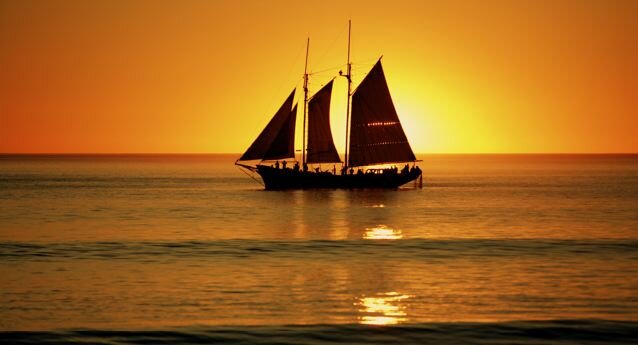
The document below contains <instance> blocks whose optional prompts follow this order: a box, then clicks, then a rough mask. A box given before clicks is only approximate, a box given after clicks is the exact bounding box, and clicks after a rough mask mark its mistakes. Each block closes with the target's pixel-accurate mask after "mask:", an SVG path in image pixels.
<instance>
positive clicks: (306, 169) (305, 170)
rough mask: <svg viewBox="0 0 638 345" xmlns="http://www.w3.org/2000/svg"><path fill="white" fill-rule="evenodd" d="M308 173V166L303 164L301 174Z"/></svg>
mask: <svg viewBox="0 0 638 345" xmlns="http://www.w3.org/2000/svg"><path fill="white" fill-rule="evenodd" d="M307 171H308V164H307V163H304V164H303V172H307Z"/></svg>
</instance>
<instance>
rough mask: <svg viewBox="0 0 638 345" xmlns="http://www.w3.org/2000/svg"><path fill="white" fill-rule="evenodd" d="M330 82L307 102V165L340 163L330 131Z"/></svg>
mask: <svg viewBox="0 0 638 345" xmlns="http://www.w3.org/2000/svg"><path fill="white" fill-rule="evenodd" d="M331 95H332V80H331V81H330V82H329V83H328V84H326V86H324V87H323V88H322V89H321V90H319V92H317V93H316V94H315V95H314V96H313V97H312V99H310V102H308V153H307V157H308V158H307V161H308V163H338V162H341V159H340V158H339V153H337V149H336V148H335V144H334V141H333V140H332V132H331V131H330V97H331Z"/></svg>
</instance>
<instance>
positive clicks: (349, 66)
mask: <svg viewBox="0 0 638 345" xmlns="http://www.w3.org/2000/svg"><path fill="white" fill-rule="evenodd" d="M351 30H352V23H351V20H348V62H347V70H346V74H345V75H343V74H342V72H341V71H339V75H341V76H344V77H346V78H347V79H348V100H347V101H346V149H345V157H344V160H343V164H344V165H345V166H346V167H347V166H348V136H349V135H348V132H349V129H350V103H351V102H350V98H351V97H352V63H351V62H350V32H351Z"/></svg>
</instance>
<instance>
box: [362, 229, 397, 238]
mask: <svg viewBox="0 0 638 345" xmlns="http://www.w3.org/2000/svg"><path fill="white" fill-rule="evenodd" d="M402 238H403V233H402V232H401V230H399V229H393V228H391V227H389V226H387V225H377V226H375V227H372V228H366V231H365V232H364V233H363V239H365V240H399V239H402Z"/></svg>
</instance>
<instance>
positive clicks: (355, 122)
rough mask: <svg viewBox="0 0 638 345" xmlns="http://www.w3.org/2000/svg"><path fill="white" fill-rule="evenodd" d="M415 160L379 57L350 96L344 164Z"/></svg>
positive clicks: (354, 164)
mask: <svg viewBox="0 0 638 345" xmlns="http://www.w3.org/2000/svg"><path fill="white" fill-rule="evenodd" d="M415 160H416V157H415V156H414V153H413V152H412V148H411V147H410V144H409V143H408V139H407V137H406V136H405V133H404V132H403V127H401V122H400V121H399V117H398V115H397V112H396V109H395V108H394V104H393V103H392V97H391V96H390V90H389V89H388V84H387V82H386V79H385V75H384V74H383V67H382V66H381V60H379V61H378V62H377V64H376V65H375V66H374V67H373V68H372V70H371V71H370V73H369V74H368V75H367V76H366V77H365V78H364V80H363V81H362V82H361V84H360V85H359V87H358V88H357V89H356V90H355V92H354V94H353V96H352V119H351V125H350V155H349V157H348V165H350V166H362V165H373V164H381V163H393V162H412V161H415Z"/></svg>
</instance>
